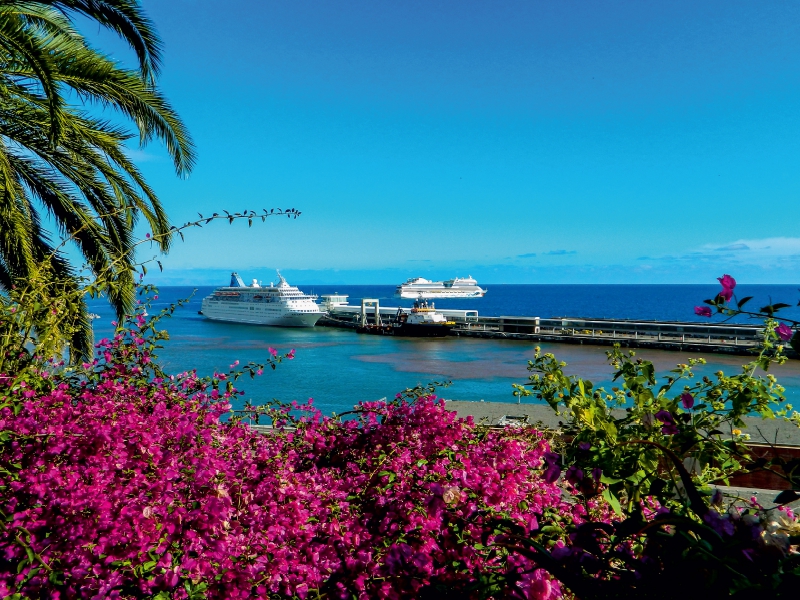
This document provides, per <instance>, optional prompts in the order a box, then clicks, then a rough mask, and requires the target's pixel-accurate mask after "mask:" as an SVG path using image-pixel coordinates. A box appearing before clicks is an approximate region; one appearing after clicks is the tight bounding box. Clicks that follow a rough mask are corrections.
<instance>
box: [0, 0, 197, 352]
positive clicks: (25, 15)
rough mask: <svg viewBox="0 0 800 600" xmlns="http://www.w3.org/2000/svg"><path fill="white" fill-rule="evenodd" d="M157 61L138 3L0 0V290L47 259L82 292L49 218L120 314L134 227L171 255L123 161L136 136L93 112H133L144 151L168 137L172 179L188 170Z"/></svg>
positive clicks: (126, 300) (130, 282)
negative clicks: (89, 30)
mask: <svg viewBox="0 0 800 600" xmlns="http://www.w3.org/2000/svg"><path fill="white" fill-rule="evenodd" d="M76 14H81V15H83V16H85V17H89V18H91V19H93V20H94V21H95V22H97V23H99V24H100V25H102V26H104V27H107V28H109V29H111V30H113V31H115V32H116V33H117V34H118V35H119V36H120V37H121V38H122V39H123V40H124V41H125V42H126V43H127V44H128V45H129V46H130V47H131V48H132V49H133V51H134V52H135V53H136V56H137V59H138V63H139V64H138V69H137V70H130V69H125V68H122V67H121V66H120V65H119V64H117V63H116V62H114V61H113V60H111V59H109V58H108V57H106V56H105V55H103V54H102V53H101V52H99V51H98V50H97V49H95V48H92V47H91V46H90V44H89V43H88V42H87V40H86V39H85V38H84V37H83V36H81V35H80V34H79V33H78V32H77V31H76V30H75V28H74V27H73V23H72V17H73V16H74V15H76ZM159 61H160V42H159V39H158V37H157V35H156V34H155V32H154V29H153V27H152V24H151V23H150V21H149V20H148V19H147V17H146V16H145V15H144V13H143V11H142V9H141V7H140V6H139V2H138V0H37V1H27V0H0V286H3V287H4V288H5V289H7V290H8V289H11V287H12V286H14V285H15V284H16V283H19V282H25V281H27V280H29V278H30V277H32V276H33V274H34V272H38V271H41V265H42V263H43V262H44V261H46V262H48V267H47V268H48V270H49V272H50V273H51V277H52V278H53V280H54V281H57V282H58V285H57V286H56V287H57V288H58V289H59V290H60V293H63V291H64V290H65V289H66V290H69V289H72V290H77V289H78V287H79V280H78V278H77V273H78V268H77V267H76V266H75V265H72V264H70V262H69V261H68V260H67V259H66V258H65V256H64V254H63V253H62V252H61V245H60V244H59V243H58V241H57V240H53V239H52V234H51V233H50V232H47V231H45V230H44V228H43V225H42V221H43V214H46V215H47V216H48V217H49V218H50V220H51V221H52V222H54V223H55V224H56V225H57V227H58V234H59V235H60V236H61V237H62V238H66V239H70V240H72V241H74V243H75V245H76V246H77V247H78V249H79V250H80V252H81V254H82V256H83V258H84V260H85V262H86V264H87V265H88V266H89V268H90V269H91V271H92V272H93V274H94V275H95V276H101V277H102V278H103V279H104V280H105V281H107V282H108V283H109V286H108V288H107V292H108V296H109V300H110V301H111V303H112V305H113V306H114V308H115V310H116V312H117V314H118V315H119V317H120V318H121V317H122V316H123V315H124V314H126V313H129V312H130V311H131V310H132V308H133V303H134V297H135V296H134V294H135V278H134V270H135V256H134V239H133V229H134V227H135V225H136V223H137V220H138V219H139V218H140V217H141V216H143V217H144V218H145V220H146V221H147V223H148V225H149V227H150V228H151V230H152V232H153V239H154V240H155V242H156V243H157V244H158V246H159V248H160V250H162V251H167V250H168V249H169V244H170V239H171V235H170V231H171V230H170V224H169V221H168V219H167V216H166V214H165V213H164V210H163V207H162V206H161V203H160V201H159V199H158V197H157V196H156V194H155V192H154V190H153V189H152V188H150V186H149V185H148V184H147V182H146V181H145V179H144V177H143V176H142V174H141V173H140V172H139V170H138V169H137V168H136V166H135V165H134V164H133V162H132V161H131V160H130V159H129V157H128V156H127V154H126V151H125V144H126V143H127V142H128V141H129V140H130V139H132V138H133V137H136V136H135V135H134V134H133V133H131V132H130V131H128V130H127V129H125V128H124V127H121V126H119V125H114V124H112V123H111V122H110V121H109V120H107V119H102V118H101V117H102V116H103V115H94V114H93V113H92V112H91V111H90V110H89V108H90V107H91V106H93V105H94V106H97V105H99V106H102V107H108V108H111V109H113V110H115V111H116V112H117V113H119V114H121V115H123V116H124V117H126V118H127V120H128V121H130V122H132V123H133V124H135V126H136V128H137V132H136V134H137V135H138V138H139V141H140V143H141V144H146V143H147V142H149V141H150V140H152V139H153V138H157V139H159V140H161V141H162V142H163V143H164V144H165V146H166V148H167V151H168V152H169V154H170V156H171V157H172V160H173V163H174V166H175V169H176V172H177V174H178V175H184V174H187V173H188V172H189V171H190V170H191V168H192V165H193V161H194V152H193V147H192V143H191V140H190V138H189V136H188V134H187V132H186V130H185V128H184V126H183V124H182V123H181V121H180V119H179V118H178V116H177V115H176V113H175V112H174V111H173V109H172V108H171V107H170V105H169V103H168V102H167V101H166V100H165V99H164V97H163V96H162V95H161V93H160V92H159V91H158V89H157V88H156V85H155V80H156V77H157V74H158V68H159ZM68 98H78V99H80V100H81V101H82V103H81V104H75V103H74V102H73V103H72V104H70V103H69V102H68V100H67V99H68ZM37 269H38V271H37ZM76 297H77V298H78V300H77V302H75V303H74V304H75V305H74V306H73V307H72V308H73V310H72V311H71V315H70V317H69V318H70V319H71V320H72V322H73V325H74V327H73V328H72V329H73V331H72V333H71V334H70V337H71V339H70V340H69V341H70V343H71V356H72V358H73V359H74V360H78V359H82V358H85V357H86V356H87V355H89V354H90V353H91V327H90V323H89V320H88V318H87V312H86V305H85V302H84V301H83V298H82V297H81V296H80V295H76ZM42 327H44V325H42Z"/></svg>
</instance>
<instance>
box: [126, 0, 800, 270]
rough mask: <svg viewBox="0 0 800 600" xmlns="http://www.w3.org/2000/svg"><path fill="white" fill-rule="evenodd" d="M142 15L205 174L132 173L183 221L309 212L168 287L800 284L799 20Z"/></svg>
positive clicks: (656, 14)
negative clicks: (441, 280)
mask: <svg viewBox="0 0 800 600" xmlns="http://www.w3.org/2000/svg"><path fill="white" fill-rule="evenodd" d="M144 6H145V7H146V9H147V10H148V11H149V13H150V15H151V17H152V18H153V19H154V21H155V22H156V24H157V26H158V29H159V31H160V33H161V36H162V38H163V40H164V43H165V65H164V71H163V75H162V79H161V85H162V87H163V89H164V91H165V93H166V94H167V96H168V97H169V98H170V99H171V101H172V102H173V104H174V105H175V107H176V108H177V109H178V110H179V112H180V113H181V115H182V116H183V118H184V119H185V121H186V122H187V124H188V126H189V128H190V131H191V132H192V134H193V136H194V139H195V141H196V143H197V147H198V153H199V160H198V164H197V167H196V169H195V170H194V172H193V173H192V175H191V176H190V177H189V178H188V179H186V180H179V179H177V178H175V177H174V175H173V173H172V171H171V168H170V165H169V162H168V160H167V159H166V158H165V156H164V154H163V152H162V150H161V149H160V148H158V147H157V146H155V145H152V146H149V147H147V148H145V149H144V150H136V151H135V152H134V154H135V156H137V157H138V158H139V160H140V161H141V163H140V164H141V165H142V167H143V170H144V171H145V172H146V174H147V176H148V177H149V178H150V179H151V181H152V183H153V184H154V185H155V187H156V189H157V190H158V191H159V192H160V194H161V196H162V198H163V201H164V204H165V205H166V207H167V209H168V212H169V214H170V215H171V217H172V218H173V220H174V221H175V222H182V221H185V220H187V219H190V218H192V217H193V216H194V215H195V214H196V213H197V212H202V213H204V214H206V213H209V212H214V211H220V210H221V209H228V210H241V209H244V208H254V209H260V208H263V207H267V208H269V207H284V208H288V207H295V208H298V209H300V210H302V212H303V214H302V216H301V217H300V218H299V219H297V220H293V221H289V220H274V221H271V222H270V221H268V222H267V223H266V224H263V225H261V224H259V225H257V226H256V225H254V226H253V228H252V229H247V227H246V225H243V224H238V225H232V226H229V225H223V224H217V225H215V226H214V227H209V228H205V229H202V230H195V231H192V232H189V233H188V234H187V236H186V241H185V243H182V244H176V246H175V248H174V250H172V252H171V253H170V255H169V256H168V257H167V258H166V260H164V266H165V272H164V273H163V274H161V275H155V276H153V279H152V280H153V281H154V282H157V283H162V284H168V283H198V284H200V283H217V282H219V283H224V282H225V281H226V277H225V274H226V273H227V272H229V271H231V270H237V271H239V272H241V273H242V274H243V275H244V276H246V277H258V278H260V279H265V280H269V279H270V277H272V275H271V269H274V268H281V269H282V271H283V272H285V273H286V275H287V277H289V278H290V281H291V282H293V283H294V282H296V283H396V282H398V281H401V280H405V279H406V278H407V277H410V276H417V275H423V276H432V277H452V276H455V275H461V276H464V275H467V274H468V273H469V274H472V275H473V276H475V277H476V278H478V280H479V281H481V282H486V283H561V282H564V283H705V282H713V281H714V279H713V278H714V277H716V276H719V275H721V274H722V272H730V273H732V274H734V275H735V276H736V277H737V278H738V279H740V280H742V281H746V282H751V283H770V282H771V283H793V282H796V281H798V280H800V225H798V223H800V168H798V166H800V118H799V117H798V108H800V4H798V3H790V2H774V3H754V2H739V1H731V0H725V1H720V2H716V1H705V2H702V3H698V2H669V3H666V2H664V3H652V2H633V1H631V2H613V1H604V2H587V1H581V2H575V1H568V0H565V1H560V2H535V1H531V0H528V1H524V2H513V1H507V2H503V3H490V2H467V1H460V2H431V1H425V2H394V3H389V2H379V1H375V0H369V1H364V2H347V1H340V2H331V3H321V2H306V1H302V0H300V1H296V2H272V1H267V0H258V1H256V0H250V1H245V0H225V1H222V0H170V1H169V2H164V1H163V0H160V1H156V0H145V1H144ZM118 56H119V58H121V59H125V60H127V59H128V57H127V54H126V53H125V52H122V51H120V52H119V54H118ZM145 254H146V253H145Z"/></svg>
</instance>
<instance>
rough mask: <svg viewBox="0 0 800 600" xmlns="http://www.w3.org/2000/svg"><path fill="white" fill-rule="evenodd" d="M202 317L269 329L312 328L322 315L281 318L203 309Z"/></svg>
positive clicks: (286, 316)
mask: <svg viewBox="0 0 800 600" xmlns="http://www.w3.org/2000/svg"><path fill="white" fill-rule="evenodd" d="M202 312H203V316H204V317H206V318H207V319H211V320H212V321H225V322H226V323H244V324H247V325H268V326H270V327H314V325H316V324H317V321H319V320H320V319H321V318H322V313H297V314H292V313H286V314H283V315H281V316H268V315H236V314H226V313H225V312H223V311H218V310H213V309H211V310H209V309H207V308H205V307H204V308H203V311H202Z"/></svg>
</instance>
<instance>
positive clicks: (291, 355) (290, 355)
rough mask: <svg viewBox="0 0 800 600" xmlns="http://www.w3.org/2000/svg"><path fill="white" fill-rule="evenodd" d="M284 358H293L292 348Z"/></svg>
mask: <svg viewBox="0 0 800 600" xmlns="http://www.w3.org/2000/svg"><path fill="white" fill-rule="evenodd" d="M286 358H288V359H289V360H292V359H293V358H294V348H292V349H291V350H289V354H287V355H286Z"/></svg>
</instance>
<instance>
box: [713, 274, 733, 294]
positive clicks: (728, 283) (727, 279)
mask: <svg viewBox="0 0 800 600" xmlns="http://www.w3.org/2000/svg"><path fill="white" fill-rule="evenodd" d="M717 281H719V282H720V284H721V285H722V287H724V288H725V289H726V290H732V289H733V288H735V287H736V280H735V279H734V278H733V277H731V276H730V275H728V274H725V275H723V276H722V277H717Z"/></svg>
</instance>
